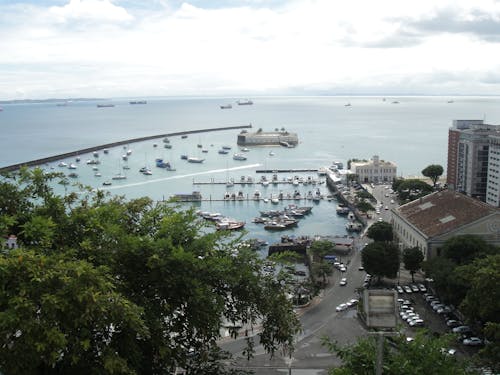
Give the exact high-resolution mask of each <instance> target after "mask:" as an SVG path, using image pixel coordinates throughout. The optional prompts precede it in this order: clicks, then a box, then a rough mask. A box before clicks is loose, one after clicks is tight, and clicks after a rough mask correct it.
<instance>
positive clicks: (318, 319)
mask: <svg viewBox="0 0 500 375" xmlns="http://www.w3.org/2000/svg"><path fill="white" fill-rule="evenodd" d="M363 242H364V240H359V241H357V243H358V244H360V243H363ZM343 261H344V262H346V263H347V261H349V264H348V265H347V271H346V272H345V273H341V272H340V271H338V270H335V271H334V274H333V275H332V276H331V278H330V285H331V286H330V287H329V288H328V289H326V290H325V291H324V292H323V294H322V295H321V298H320V300H319V302H318V301H317V302H316V303H315V304H314V305H313V306H311V307H308V308H306V309H304V311H300V312H299V313H300V321H301V323H302V327H303V331H302V332H301V333H300V334H299V335H298V336H297V338H296V350H295V353H294V355H293V358H291V359H290V358H285V357H283V356H282V355H280V353H277V354H276V355H275V357H274V358H272V359H271V358H270V356H269V355H267V354H266V353H264V351H263V348H262V347H261V346H256V355H255V356H254V358H253V359H252V360H251V361H250V362H247V361H246V358H244V357H243V356H242V355H241V350H242V348H243V345H244V341H243V339H239V340H236V341H226V342H225V343H224V344H223V348H224V349H226V350H229V351H230V352H232V353H234V354H235V360H234V361H233V362H232V365H234V366H236V367H242V368H247V369H253V370H254V371H255V372H256V373H258V374H283V373H284V372H285V373H286V372H288V371H290V369H291V373H292V374H304V375H308V374H327V370H328V369H329V368H331V367H333V366H335V365H338V364H339V360H338V359H337V358H336V357H334V356H333V355H332V354H331V353H329V352H328V351H327V349H326V348H325V347H324V346H323V345H322V338H323V337H330V338H333V339H334V340H336V341H338V342H340V343H343V344H345V343H350V342H354V341H356V338H357V337H358V336H362V335H364V334H365V330H364V329H363V328H362V327H361V325H360V324H359V322H358V320H357V318H356V312H355V309H353V308H351V309H350V310H346V311H343V312H336V311H335V308H336V306H338V305H339V304H341V303H343V302H346V301H348V300H349V299H351V298H354V297H357V294H356V291H355V289H356V288H357V287H359V286H361V285H362V283H363V279H364V275H365V273H364V272H363V271H359V270H358V267H359V265H360V261H361V256H360V253H359V251H357V250H356V251H354V252H353V253H352V254H351V255H350V256H349V257H343ZM342 277H347V280H348V283H347V285H346V286H343V287H342V286H339V285H338V284H339V281H340V279H341V278H342Z"/></svg>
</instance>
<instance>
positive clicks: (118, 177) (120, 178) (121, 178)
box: [111, 173, 127, 180]
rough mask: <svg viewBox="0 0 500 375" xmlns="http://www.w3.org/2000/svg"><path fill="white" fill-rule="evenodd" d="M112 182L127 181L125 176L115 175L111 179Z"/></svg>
mask: <svg viewBox="0 0 500 375" xmlns="http://www.w3.org/2000/svg"><path fill="white" fill-rule="evenodd" d="M111 179H112V180H125V179H127V176H125V175H124V174H121V173H118V174H117V175H115V176H113V177H111Z"/></svg>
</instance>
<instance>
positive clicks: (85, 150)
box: [0, 124, 252, 173]
mask: <svg viewBox="0 0 500 375" xmlns="http://www.w3.org/2000/svg"><path fill="white" fill-rule="evenodd" d="M251 127H252V124H249V125H237V126H226V127H219V128H207V129H198V130H187V131H181V132H174V133H165V134H157V135H150V136H146V137H139V138H132V139H126V140H123V141H118V142H112V143H107V144H104V145H100V146H94V147H87V148H83V149H81V150H76V151H71V152H66V153H64V154H59V155H54V156H49V157H47V158H41V159H35V160H30V161H26V162H22V163H18V164H13V165H9V166H7V167H2V168H0V173H2V172H12V171H15V170H18V169H19V168H21V167H32V166H36V165H41V164H45V163H50V162H53V161H57V160H60V159H64V158H69V157H76V156H78V155H81V154H87V153H91V152H94V151H99V150H103V149H105V148H112V147H116V146H122V145H126V144H130V143H136V142H142V141H149V140H152V139H159V138H164V137H175V136H183V135H189V134H197V133H208V132H215V131H223V130H235V129H247V128H251Z"/></svg>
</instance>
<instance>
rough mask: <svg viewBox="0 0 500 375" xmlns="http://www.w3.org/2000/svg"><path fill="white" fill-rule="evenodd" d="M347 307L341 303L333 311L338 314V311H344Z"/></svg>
mask: <svg viewBox="0 0 500 375" xmlns="http://www.w3.org/2000/svg"><path fill="white" fill-rule="evenodd" d="M348 307H349V306H347V304H346V303H341V304H340V305H338V306H337V307H336V308H335V311H337V312H339V311H344V310H345V309H347V308H348Z"/></svg>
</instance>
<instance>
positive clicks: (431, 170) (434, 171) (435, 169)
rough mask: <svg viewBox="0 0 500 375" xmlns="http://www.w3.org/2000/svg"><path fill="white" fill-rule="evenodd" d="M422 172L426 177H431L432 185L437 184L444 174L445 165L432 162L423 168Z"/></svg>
mask: <svg viewBox="0 0 500 375" xmlns="http://www.w3.org/2000/svg"><path fill="white" fill-rule="evenodd" d="M422 174H423V175H424V176H425V177H429V178H430V179H431V181H432V185H433V186H436V182H437V181H438V180H439V177H441V176H442V174H443V167H442V166H440V165H438V164H431V165H428V166H427V167H425V168H424V169H423V170H422Z"/></svg>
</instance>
